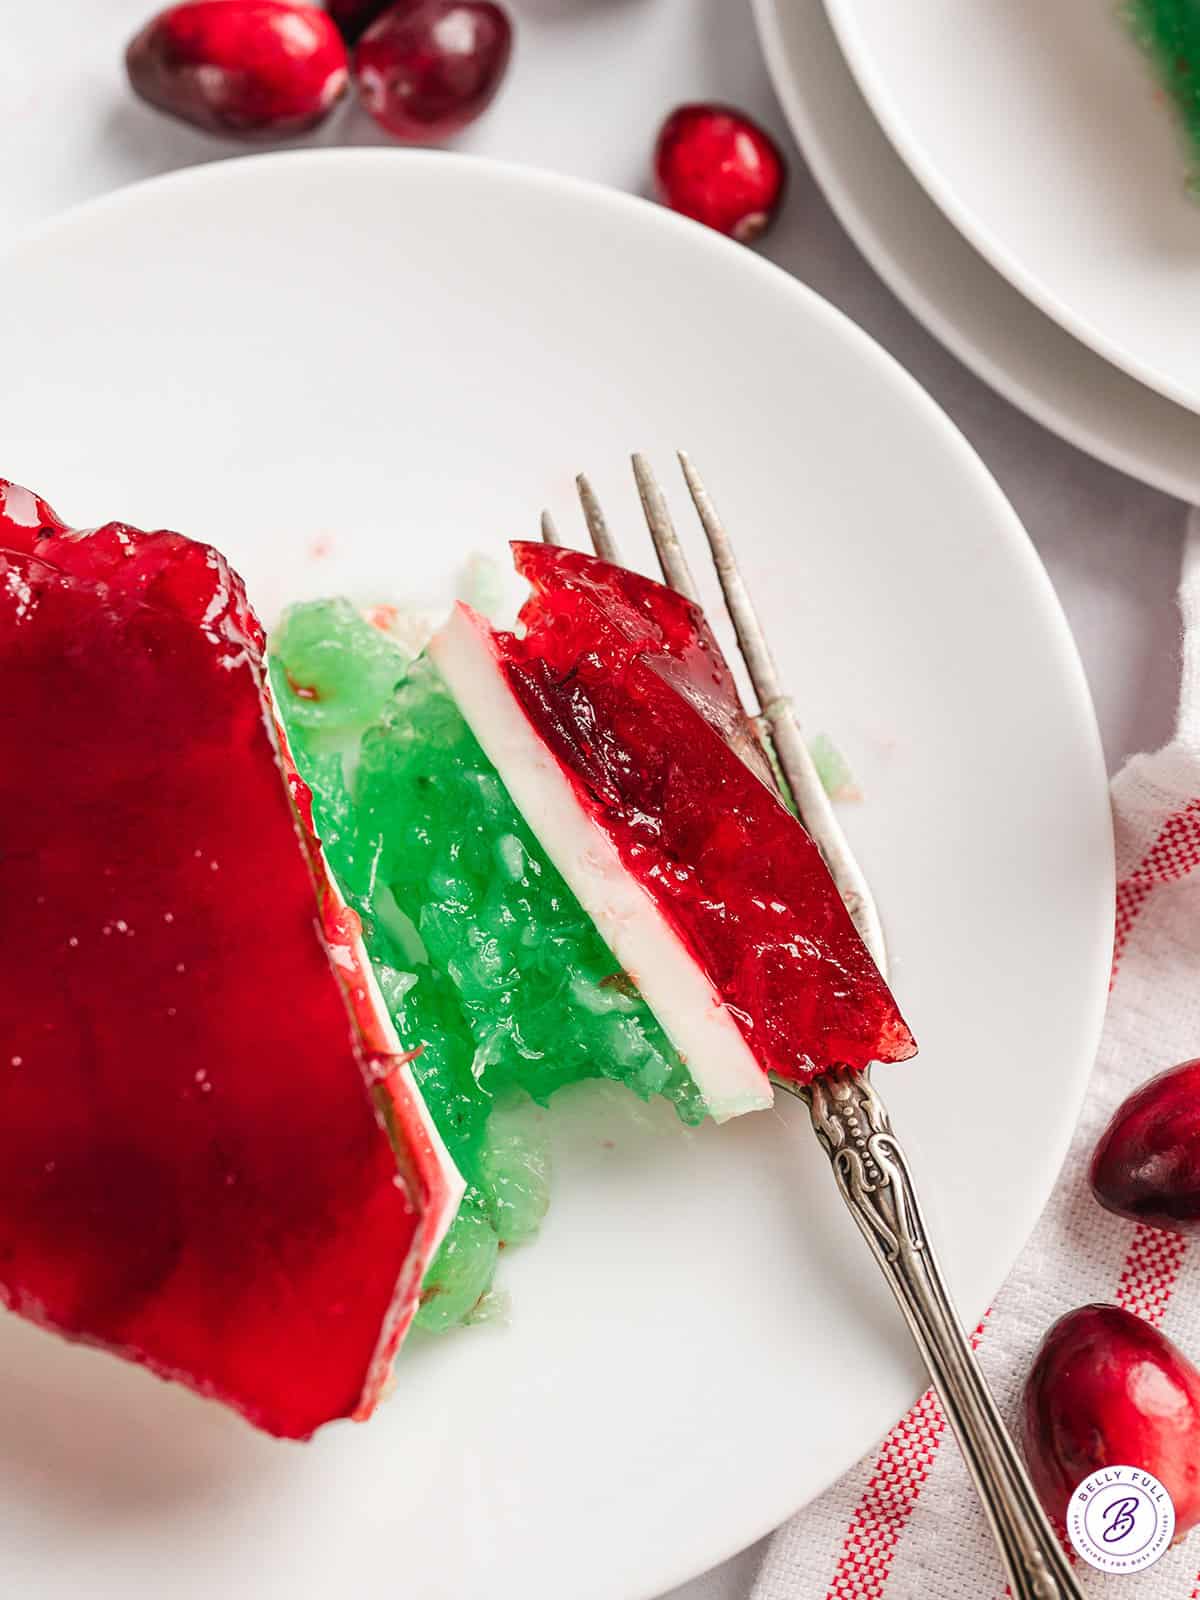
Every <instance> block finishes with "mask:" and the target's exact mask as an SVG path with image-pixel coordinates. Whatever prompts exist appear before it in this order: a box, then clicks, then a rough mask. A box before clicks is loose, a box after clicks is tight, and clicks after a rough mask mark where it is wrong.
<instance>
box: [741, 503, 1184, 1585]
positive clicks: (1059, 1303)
mask: <svg viewBox="0 0 1200 1600" xmlns="http://www.w3.org/2000/svg"><path fill="white" fill-rule="evenodd" d="M1180 601H1181V609H1182V614H1183V629H1184V632H1183V685H1182V690H1181V694H1180V709H1179V723H1178V729H1177V733H1176V737H1175V739H1174V741H1173V742H1172V743H1171V744H1170V745H1168V746H1167V747H1166V748H1165V749H1163V750H1160V751H1158V752H1157V753H1156V754H1154V755H1148V756H1137V757H1135V758H1134V759H1133V760H1132V761H1130V762H1129V764H1128V765H1127V766H1126V767H1125V769H1124V770H1123V771H1122V772H1121V774H1120V775H1119V776H1118V777H1117V778H1116V779H1115V781H1114V783H1113V786H1112V800H1113V816H1114V823H1115V827H1116V842H1117V879H1118V884H1117V917H1116V948H1115V952H1114V960H1113V976H1112V989H1111V994H1110V999H1109V1010H1108V1017H1107V1020H1106V1022H1105V1027H1104V1035H1103V1038H1102V1041H1101V1045H1100V1052H1099V1055H1098V1058H1097V1062H1096V1067H1095V1071H1094V1073H1093V1077H1092V1082H1091V1085H1090V1088H1089V1091H1088V1096H1087V1100H1086V1102H1085V1104H1084V1109H1083V1114H1082V1116H1081V1117H1080V1121H1079V1126H1078V1128H1077V1130H1076V1133H1075V1137H1074V1140H1073V1142H1072V1145H1071V1150H1070V1153H1069V1155H1068V1157H1067V1160H1066V1164H1065V1165H1064V1168H1063V1172H1062V1175H1061V1177H1060V1179H1059V1182H1058V1185H1057V1187H1056V1189H1055V1191H1054V1194H1053V1195H1052V1196H1051V1199H1050V1202H1049V1204H1048V1205H1047V1207H1046V1210H1045V1211H1044V1212H1043V1214H1042V1217H1041V1220H1040V1221H1039V1223H1038V1225H1037V1228H1036V1229H1035V1230H1034V1233H1033V1236H1032V1238H1031V1239H1030V1241H1029V1243H1028V1244H1027V1245H1026V1247H1025V1250H1024V1252H1023V1254H1022V1255H1021V1257H1020V1259H1019V1260H1018V1262H1017V1265H1016V1267H1015V1268H1014V1269H1013V1272H1012V1274H1011V1275H1010V1277H1009V1278H1008V1280H1007V1282H1006V1283H1005V1284H1004V1286H1003V1287H1002V1288H1001V1289H1000V1291H999V1293H998V1294H997V1295H996V1297H995V1299H994V1302H993V1305H992V1309H991V1310H990V1312H989V1313H988V1315H987V1317H986V1318H985V1320H984V1323H983V1325H982V1326H981V1328H980V1329H979V1331H978V1334H977V1347H978V1351H979V1359H980V1361H981V1362H982V1364H983V1366H984V1369H985V1371H986V1373H987V1376H988V1379H989V1381H990V1382H991V1383H992V1385H993V1387H994V1390H995V1393H996V1397H997V1399H998V1401H999V1403H1000V1405H1001V1407H1002V1409H1003V1411H1004V1413H1005V1415H1006V1417H1007V1418H1008V1420H1009V1422H1010V1423H1012V1422H1013V1421H1014V1419H1015V1417H1016V1413H1017V1407H1018V1398H1019V1394H1020V1389H1021V1385H1022V1383H1023V1381H1024V1378H1025V1374H1026V1373H1027V1372H1028V1370H1029V1365H1030V1362H1031V1360H1032V1358H1033V1353H1034V1351H1035V1349H1036V1348H1037V1345H1038V1343H1039V1341H1040V1340H1041V1338H1042V1335H1043V1334H1044V1333H1045V1331H1046V1329H1047V1328H1048V1327H1049V1326H1050V1324H1051V1323H1052V1322H1053V1321H1054V1320H1055V1318H1056V1317H1058V1316H1060V1315H1061V1314H1062V1313H1063V1312H1064V1311H1068V1310H1070V1309H1072V1308H1073V1307H1075V1306H1080V1305H1084V1304H1086V1303H1087V1302H1089V1301H1094V1300H1107V1301H1116V1302H1117V1304H1119V1305H1122V1306H1125V1307H1127V1308H1128V1309H1129V1310H1130V1311H1135V1312H1137V1313H1138V1314H1139V1315H1140V1316H1143V1317H1146V1318H1147V1319H1148V1320H1149V1321H1150V1322H1153V1323H1155V1324H1158V1325H1161V1327H1162V1329H1163V1331H1164V1332H1165V1333H1167V1334H1168V1335H1169V1336H1170V1337H1171V1338H1172V1339H1175V1340H1176V1341H1177V1342H1178V1343H1179V1344H1180V1345H1182V1347H1183V1348H1184V1350H1186V1351H1187V1352H1188V1353H1189V1354H1190V1355H1191V1356H1192V1358H1193V1360H1197V1361H1200V1241H1198V1242H1196V1243H1194V1244H1191V1245H1189V1244H1188V1243H1187V1242H1186V1241H1185V1240H1183V1239H1181V1238H1179V1237H1178V1236H1177V1235H1174V1234H1169V1233H1164V1232H1161V1231H1159V1230H1156V1229H1153V1228H1147V1227H1145V1226H1142V1225H1140V1224H1139V1225H1136V1226H1135V1225H1134V1224H1132V1223H1127V1222H1124V1221H1122V1220H1121V1219H1120V1218H1118V1217H1113V1216H1110V1215H1109V1214H1108V1213H1107V1212H1105V1211H1102V1210H1101V1209H1100V1207H1099V1206H1098V1205H1097V1204H1096V1202H1095V1201H1094V1200H1093V1199H1092V1197H1091V1194H1090V1191H1089V1189H1088V1186H1087V1176H1086V1175H1087V1165H1088V1158H1089V1156H1090V1154H1091V1151H1092V1149H1093V1147H1094V1145H1095V1143H1096V1139H1097V1138H1098V1136H1099V1134H1100V1132H1101V1130H1102V1129H1103V1127H1104V1125H1105V1123H1106V1122H1107V1120H1108V1118H1109V1116H1110V1115H1111V1114H1112V1111H1113V1110H1114V1108H1115V1107H1116V1106H1117V1105H1118V1104H1119V1102H1120V1101H1121V1100H1122V1099H1123V1098H1124V1096H1125V1095H1126V1094H1127V1093H1128V1092H1129V1091H1130V1090H1131V1089H1132V1088H1134V1087H1135V1086H1136V1085H1137V1084H1139V1083H1141V1082H1143V1081H1144V1080H1145V1079H1146V1078H1148V1077H1150V1076H1151V1074H1153V1073H1155V1072H1157V1071H1159V1070H1160V1069H1162V1068H1163V1067H1168V1066H1171V1065H1172V1064H1174V1063H1175V1062H1177V1061H1182V1060H1185V1059H1186V1058H1188V1057H1190V1056H1200V513H1193V515H1192V521H1191V526H1190V528H1189V533H1188V540H1187V547H1186V550H1185V554H1184V570H1183V579H1182V583H1181V586H1180ZM1077 1570H1078V1571H1079V1574H1080V1582H1081V1585H1082V1587H1083V1588H1084V1590H1085V1591H1086V1592H1087V1593H1089V1594H1102V1593H1104V1594H1108V1593H1112V1592H1113V1587H1112V1586H1114V1585H1116V1586H1117V1592H1123V1593H1125V1594H1129V1593H1132V1592H1135V1591H1136V1593H1137V1594H1138V1595H1139V1596H1145V1597H1147V1600H1200V1534H1198V1535H1196V1536H1195V1537H1193V1538H1191V1539H1189V1540H1187V1541H1185V1542H1184V1543H1183V1544H1181V1545H1180V1546H1179V1547H1178V1548H1176V1549H1175V1550H1172V1551H1171V1552H1170V1553H1169V1554H1168V1555H1167V1556H1165V1557H1164V1558H1163V1559H1162V1560H1161V1561H1160V1562H1159V1563H1158V1565H1157V1566H1155V1567H1153V1568H1151V1569H1150V1570H1149V1571H1147V1572H1144V1573H1142V1574H1140V1575H1139V1576H1138V1577H1136V1578H1132V1579H1131V1578H1128V1577H1126V1578H1112V1577H1105V1576H1102V1575H1101V1574H1099V1573H1096V1572H1093V1571H1091V1570H1090V1569H1088V1568H1086V1567H1084V1566H1083V1565H1082V1564H1080V1565H1079V1566H1078V1568H1077ZM1122 1585H1123V1586H1124V1587H1123V1589H1122V1587H1121V1586H1122ZM1004 1591H1005V1581H1004V1577H1003V1574H1002V1572H1001V1568H1000V1563H999V1560H998V1559H997V1557H996V1554H995V1551H994V1549H993V1547H992V1543H991V1540H990V1538H989V1535H988V1532H987V1528H986V1526H985V1524H984V1520H983V1515H982V1513H981V1512H980V1510H979V1508H978V1505H977V1504H976V1501H975V1498H974V1494H973V1491H972V1489H971V1485H970V1482H969V1480H968V1478H967V1474H966V1470H965V1468H964V1467H963V1465H962V1461H961V1459H960V1457H959V1454H958V1448H957V1446H956V1444H955V1442H954V1437H953V1435H952V1434H951V1432H950V1430H949V1428H948V1426H947V1425H946V1421H945V1418H944V1417H943V1415H942V1410H941V1407H940V1406H939V1404H938V1402H937V1400H936V1398H935V1397H934V1395H933V1394H932V1392H930V1393H926V1394H925V1395H923V1396H922V1397H921V1399H920V1400H919V1401H918V1402H917V1404H916V1405H915V1406H914V1407H913V1408H912V1410H911V1411H909V1412H908V1414H907V1415H906V1416H904V1417H902V1418H901V1419H900V1421H899V1422H898V1423H897V1424H896V1425H895V1427H894V1428H893V1429H892V1431H891V1432H890V1433H889V1434H888V1435H887V1437H886V1438H885V1439H884V1440H883V1442H882V1444H880V1445H879V1446H878V1448H877V1449H876V1450H874V1451H873V1452H872V1453H871V1454H870V1455H869V1456H868V1457H867V1458H866V1459H865V1460H864V1461H861V1462H860V1463H859V1465H858V1466H857V1467H856V1468H855V1469H854V1470H853V1471H852V1472H850V1473H848V1474H847V1475H846V1476H845V1477H844V1478H843V1479H841V1481H840V1482H839V1483H837V1484H835V1485H834V1487H833V1488H832V1489H830V1490H829V1491H828V1492H827V1493H826V1494H824V1495H823V1496H822V1497H821V1498H820V1499H819V1500H817V1501H816V1502H815V1503H814V1504H813V1505H811V1506H809V1507H808V1508H807V1509H806V1510H805V1511H804V1514H803V1516H802V1517H801V1518H797V1519H796V1520H795V1521H794V1522H792V1523H789V1524H787V1525H786V1526H785V1527H783V1528H782V1529H781V1530H780V1531H779V1533H777V1534H776V1535H775V1537H774V1539H773V1540H772V1541H771V1544H770V1545H769V1547H768V1550H767V1555H766V1558H765V1560H764V1562H763V1566H762V1569H761V1571H760V1573H759V1577H758V1581H757V1583H756V1585H755V1588H754V1593H753V1600H918V1597H920V1600H968V1597H970V1600H999V1597H1000V1596H1002V1595H1003V1594H1004Z"/></svg>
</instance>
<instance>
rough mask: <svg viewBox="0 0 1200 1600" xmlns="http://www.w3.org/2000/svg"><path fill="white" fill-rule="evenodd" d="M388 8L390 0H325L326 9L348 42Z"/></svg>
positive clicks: (352, 41)
mask: <svg viewBox="0 0 1200 1600" xmlns="http://www.w3.org/2000/svg"><path fill="white" fill-rule="evenodd" d="M387 8H388V0H325V9H326V11H328V13H329V15H330V16H331V17H332V18H333V20H334V21H335V22H336V23H337V25H338V27H339V28H340V29H341V34H342V38H343V39H345V41H346V43H347V44H353V43H354V42H355V40H356V39H358V38H360V37H361V35H362V34H363V33H364V32H365V31H366V29H367V28H369V27H370V26H371V24H372V23H373V22H374V21H375V18H376V17H378V16H380V15H381V14H382V13H383V12H384V11H386V10H387Z"/></svg>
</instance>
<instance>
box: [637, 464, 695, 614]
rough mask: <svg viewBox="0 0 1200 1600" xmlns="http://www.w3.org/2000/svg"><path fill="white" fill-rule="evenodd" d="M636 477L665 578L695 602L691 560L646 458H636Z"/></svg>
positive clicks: (643, 508)
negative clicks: (687, 555)
mask: <svg viewBox="0 0 1200 1600" xmlns="http://www.w3.org/2000/svg"><path fill="white" fill-rule="evenodd" d="M633 475H634V477H635V478H636V479H637V486H638V494H639V495H640V496H641V501H642V510H643V512H644V513H645V516H646V526H647V527H648V528H649V529H650V537H651V539H653V541H654V551H655V554H656V555H657V556H658V564H659V566H660V567H661V568H662V575H663V577H664V578H665V579H666V581H667V584H668V586H669V587H670V588H672V589H676V590H678V591H679V593H680V594H681V595H683V597H684V598H685V599H686V600H695V598H696V585H695V584H694V583H693V581H692V574H691V572H690V570H689V568H688V564H687V557H686V556H685V555H684V553H683V546H682V545H681V544H680V542H679V535H678V534H677V533H676V532H675V524H674V523H673V522H672V521H671V513H670V511H668V509H667V502H666V497H665V496H664V494H663V492H662V490H661V489H660V488H659V486H658V480H657V479H656V478H655V476H654V473H653V472H652V471H651V469H650V463H649V462H648V461H647V460H646V458H645V456H643V455H635V456H634V458H633Z"/></svg>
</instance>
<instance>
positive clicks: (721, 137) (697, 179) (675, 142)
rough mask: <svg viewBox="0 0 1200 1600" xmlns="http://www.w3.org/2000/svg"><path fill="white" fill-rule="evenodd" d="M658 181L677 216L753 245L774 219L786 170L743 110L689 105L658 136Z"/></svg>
mask: <svg viewBox="0 0 1200 1600" xmlns="http://www.w3.org/2000/svg"><path fill="white" fill-rule="evenodd" d="M654 177H655V183H656V187H657V190H658V197H659V199H660V200H662V201H663V202H664V204H666V205H669V206H670V207H671V209H672V211H681V212H682V213H683V215H684V216H685V217H692V218H694V219H695V220H696V221H697V222H704V223H707V224H708V226H709V227H710V228H715V229H716V230H717V232H718V233H728V234H731V235H732V237H733V238H735V239H741V240H742V241H743V243H749V241H750V240H751V239H757V238H758V236H759V235H760V234H761V233H762V232H763V231H764V230H765V229H766V227H767V226H768V224H769V223H770V222H771V219H772V218H773V217H774V215H775V212H776V210H777V209H778V206H779V201H780V197H781V196H782V194H783V187H784V182H785V180H786V177H787V169H786V167H785V166H784V161H783V156H782V155H781V154H780V151H779V147H778V146H777V145H776V143H775V141H774V140H773V139H772V138H771V136H770V134H768V133H765V132H764V131H763V129H762V128H760V127H759V126H758V124H757V123H756V122H752V121H751V120H750V118H749V117H747V116H743V114H742V113H741V112H740V111H734V110H732V109H731V108H730V107H729V106H717V105H687V106H680V107H679V109H678V110H677V111H672V113H671V115H670V116H669V117H668V118H667V120H666V121H665V122H664V123H663V125H662V128H661V129H660V131H659V135H658V141H657V143H656V145H655V147H654Z"/></svg>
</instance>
